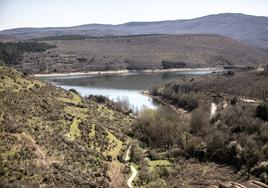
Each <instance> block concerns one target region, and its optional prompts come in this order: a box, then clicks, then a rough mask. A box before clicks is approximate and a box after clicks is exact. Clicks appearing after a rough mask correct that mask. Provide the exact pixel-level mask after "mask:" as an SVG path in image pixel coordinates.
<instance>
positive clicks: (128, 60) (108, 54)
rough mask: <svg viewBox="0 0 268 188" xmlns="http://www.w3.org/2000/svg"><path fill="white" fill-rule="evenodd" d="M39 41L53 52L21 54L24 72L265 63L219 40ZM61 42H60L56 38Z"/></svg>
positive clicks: (260, 54) (258, 54) (263, 56)
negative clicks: (44, 43) (46, 44)
mask: <svg viewBox="0 0 268 188" xmlns="http://www.w3.org/2000/svg"><path fill="white" fill-rule="evenodd" d="M57 39H58V38H52V39H51V40H48V39H47V41H42V42H46V43H49V44H51V45H53V46H54V45H55V46H56V48H52V49H49V50H48V51H45V52H41V53H25V55H24V60H23V62H22V64H20V65H19V66H17V68H19V69H20V70H23V71H26V72H28V73H51V72H79V71H105V70H120V69H129V70H132V69H157V68H158V69H159V68H160V69H161V68H187V67H216V66H220V67H222V66H229V65H242V66H248V65H249V66H256V65H259V64H266V63H267V59H268V55H267V53H266V51H264V50H261V49H258V48H253V47H249V46H246V45H244V44H242V43H240V42H237V41H235V40H233V39H230V38H227V37H224V36H219V35H205V34H194V35H141V36H125V37H104V38H83V39H81V40H78V39H74V40H67V39H68V38H66V37H65V38H64V40H57ZM59 39H61V37H59ZM71 39H73V38H71Z"/></svg>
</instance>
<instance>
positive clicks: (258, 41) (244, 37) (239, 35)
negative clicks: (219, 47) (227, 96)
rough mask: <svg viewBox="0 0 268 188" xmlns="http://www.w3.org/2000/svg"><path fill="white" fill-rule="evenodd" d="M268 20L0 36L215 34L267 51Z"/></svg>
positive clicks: (240, 17)
mask: <svg viewBox="0 0 268 188" xmlns="http://www.w3.org/2000/svg"><path fill="white" fill-rule="evenodd" d="M267 26H268V17H265V16H251V15H245V14H241V13H222V14H213V15H207V16H203V17H198V18H194V19H182V20H166V21H156V22H127V23H123V24H117V25H113V24H96V23H94V24H84V25H78V26H71V27H44V28H32V27H26V28H15V29H8V30H3V31H0V34H7V35H11V36H15V37H17V38H18V39H33V38H39V37H46V36H60V35H86V36H96V37H103V36H127V35H140V34H200V33H203V34H219V35H223V36H227V37H231V38H233V39H235V40H238V41H239V42H243V43H245V44H247V45H251V46H254V47H259V48H268V29H267V28H268V27H267Z"/></svg>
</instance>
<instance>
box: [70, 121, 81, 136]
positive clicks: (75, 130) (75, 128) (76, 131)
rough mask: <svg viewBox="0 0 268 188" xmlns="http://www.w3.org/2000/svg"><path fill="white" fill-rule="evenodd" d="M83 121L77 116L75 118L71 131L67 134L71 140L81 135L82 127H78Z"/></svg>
mask: <svg viewBox="0 0 268 188" xmlns="http://www.w3.org/2000/svg"><path fill="white" fill-rule="evenodd" d="M80 122H81V121H80V120H79V119H77V118H75V119H74V120H73V122H72V124H71V126H70V132H69V133H68V134H67V137H68V138H69V139H70V140H74V139H75V138H77V137H79V136H81V133H80V129H79V128H78V125H79V123H80Z"/></svg>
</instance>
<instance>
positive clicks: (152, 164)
mask: <svg viewBox="0 0 268 188" xmlns="http://www.w3.org/2000/svg"><path fill="white" fill-rule="evenodd" d="M148 162H149V170H150V171H151V172H153V171H154V170H155V169H156V168H157V167H160V166H161V167H171V162H169V161H168V160H154V161H151V160H150V161H148Z"/></svg>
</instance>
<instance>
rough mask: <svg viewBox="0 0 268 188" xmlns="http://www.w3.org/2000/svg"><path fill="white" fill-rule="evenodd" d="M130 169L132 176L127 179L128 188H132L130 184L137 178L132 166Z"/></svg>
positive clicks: (135, 170)
mask: <svg viewBox="0 0 268 188" xmlns="http://www.w3.org/2000/svg"><path fill="white" fill-rule="evenodd" d="M130 169H131V172H132V174H131V176H130V177H129V179H128V180H127V185H128V187H133V186H132V182H133V180H134V178H135V177H136V176H137V174H138V171H137V169H136V168H135V167H134V166H133V165H131V166H130Z"/></svg>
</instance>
